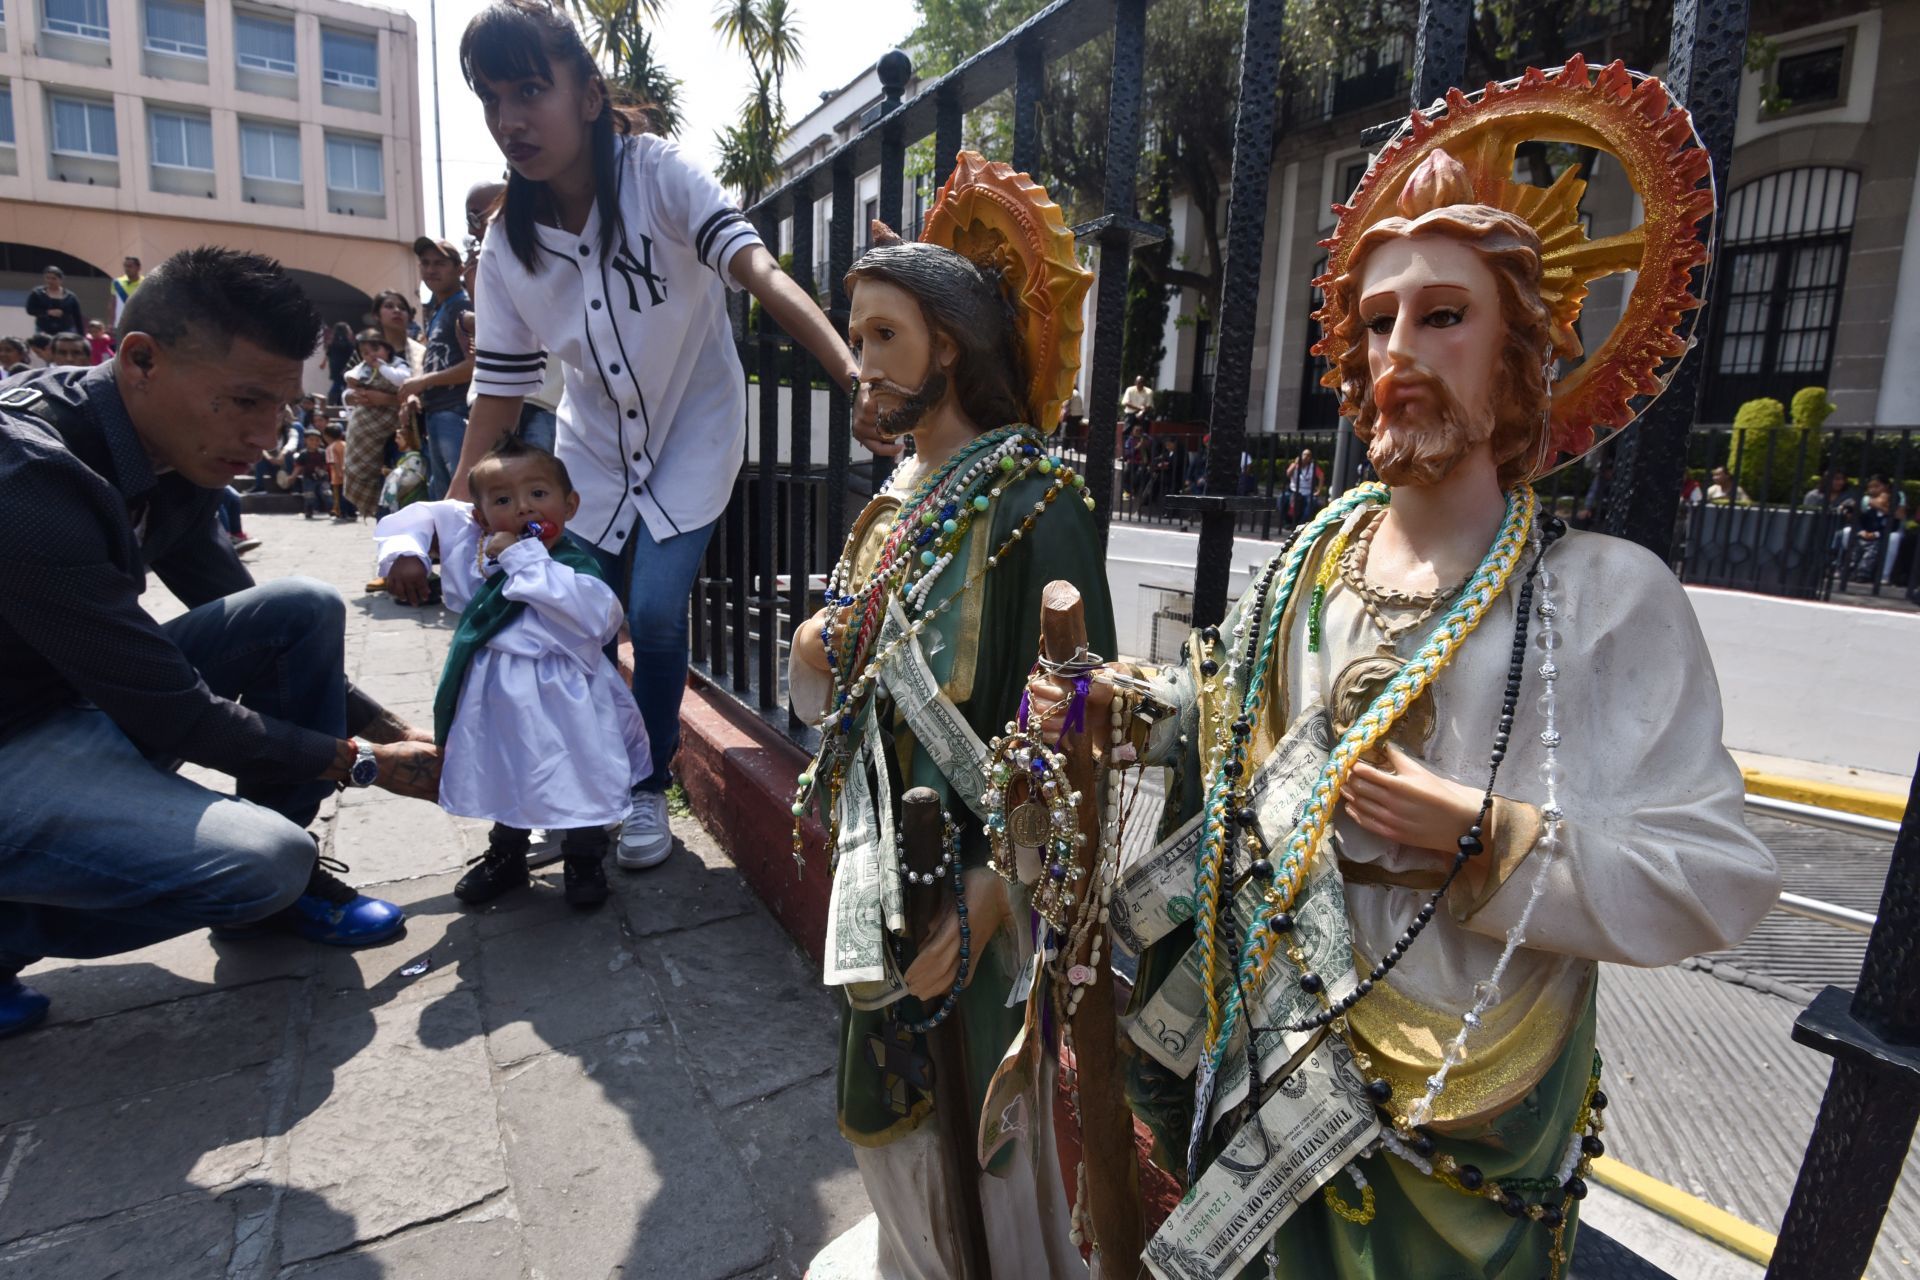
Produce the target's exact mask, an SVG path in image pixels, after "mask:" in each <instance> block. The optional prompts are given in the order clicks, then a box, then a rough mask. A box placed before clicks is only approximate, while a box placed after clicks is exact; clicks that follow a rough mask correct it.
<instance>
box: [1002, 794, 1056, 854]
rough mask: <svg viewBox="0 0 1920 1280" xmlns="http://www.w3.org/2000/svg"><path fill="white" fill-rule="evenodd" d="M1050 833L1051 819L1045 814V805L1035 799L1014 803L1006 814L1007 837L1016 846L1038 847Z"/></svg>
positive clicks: (1051, 828) (1051, 829) (1051, 830)
mask: <svg viewBox="0 0 1920 1280" xmlns="http://www.w3.org/2000/svg"><path fill="white" fill-rule="evenodd" d="M1052 835H1053V819H1052V818H1051V817H1049V816H1048V814H1047V806H1045V805H1043V804H1041V803H1039V802H1038V801H1036V800H1029V801H1027V802H1026V803H1025V804H1018V805H1015V806H1014V808H1013V812H1012V813H1009V814H1008V815H1007V837H1008V838H1009V839H1010V840H1012V841H1013V843H1014V844H1015V846H1017V847H1021V848H1027V849H1038V848H1040V847H1041V846H1042V845H1044V844H1046V842H1047V839H1048V837H1050V836H1052Z"/></svg>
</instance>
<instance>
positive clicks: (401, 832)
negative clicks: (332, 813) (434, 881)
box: [333, 792, 467, 889]
mask: <svg viewBox="0 0 1920 1280" xmlns="http://www.w3.org/2000/svg"><path fill="white" fill-rule="evenodd" d="M333 856H334V857H336V858H338V859H340V860H341V861H342V862H345V863H346V864H347V865H348V866H350V867H352V868H353V870H352V871H351V872H350V873H349V874H348V876H347V877H346V878H347V879H348V880H349V881H350V882H351V883H352V884H353V885H354V887H356V888H359V889H366V888H369V887H371V886H376V885H383V884H389V883H392V882H393V881H396V880H407V879H412V878H413V877H416V876H430V875H436V874H439V873H440V872H444V871H452V870H454V869H456V868H458V867H459V866H460V865H461V864H463V863H464V862H465V861H466V860H467V853H466V846H465V845H464V844H463V843H462V842H461V839H460V833H459V831H458V830H457V829H455V827H454V825H453V820H452V819H451V818H449V817H447V815H446V812H445V811H444V810H442V809H441V808H440V806H439V805H436V804H429V803H428V802H427V801H425V800H410V799H407V798H406V797H404V796H395V795H390V794H388V793H386V792H382V793H381V798H380V799H379V800H374V801H368V802H366V803H363V804H356V805H354V806H352V807H351V808H343V809H342V810H341V811H340V816H339V818H338V819H337V820H336V821H335V822H334V826H333Z"/></svg>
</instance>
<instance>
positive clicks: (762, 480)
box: [743, 216, 780, 711]
mask: <svg viewBox="0 0 1920 1280" xmlns="http://www.w3.org/2000/svg"><path fill="white" fill-rule="evenodd" d="M758 225H759V231H760V239H761V240H762V241H763V242H765V243H767V244H770V245H773V246H774V247H775V248H778V247H779V244H780V225H779V223H778V222H777V221H775V220H774V219H773V218H772V217H771V216H766V217H762V218H760V219H759V220H758ZM778 333H779V330H778V329H777V328H776V327H775V326H774V323H773V317H772V316H771V315H770V314H768V312H767V309H766V308H765V307H762V308H760V317H759V322H758V323H757V324H756V325H755V326H754V343H755V345H756V347H757V348H758V356H759V359H758V360H756V361H755V366H756V367H757V368H758V369H759V372H760V431H759V436H760V441H759V448H758V453H759V455H760V456H759V457H758V459H756V462H755V466H754V469H753V485H754V489H755V491H756V492H757V493H758V495H759V501H757V502H755V503H753V504H752V507H753V509H752V512H751V513H750V514H751V516H752V522H753V529H752V536H753V544H752V547H751V549H750V554H751V556H752V562H751V563H750V564H749V565H748V568H747V582H748V584H750V588H751V590H752V592H753V608H754V613H755V615H756V618H755V620H756V621H757V622H758V624H759V636H758V640H757V648H758V652H757V654H756V656H757V658H758V662H757V664H756V666H755V677H756V678H755V681H754V683H755V684H756V685H758V686H759V687H758V689H757V690H756V692H757V694H758V702H759V705H760V709H761V710H762V711H767V710H771V709H772V708H773V707H774V705H775V704H776V702H777V701H778V699H777V695H778V693H779V685H780V682H779V677H778V675H777V674H776V668H777V665H778V664H777V663H776V661H775V653H776V650H777V649H778V647H779V642H780V591H779V587H778V585H777V582H776V579H775V577H774V572H773V540H774V539H773V534H774V522H775V520H776V519H777V518H778V517H777V514H776V508H777V502H776V495H777V486H776V482H775V477H774V469H775V468H776V467H777V466H778V465H779V461H780V345H779V338H778ZM743 594H744V592H743Z"/></svg>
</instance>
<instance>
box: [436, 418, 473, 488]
mask: <svg viewBox="0 0 1920 1280" xmlns="http://www.w3.org/2000/svg"><path fill="white" fill-rule="evenodd" d="M466 440H467V413H466V410H464V409H441V410H440V411H438V412H437V413H430V414H428V415H427V439H426V446H427V497H429V498H431V499H433V501H435V502H438V501H440V499H442V498H444V497H446V496H447V489H448V487H449V486H450V485H452V484H453V472H454V469H455V468H456V467H458V466H459V465H460V446H461V445H463V444H465V443H466Z"/></svg>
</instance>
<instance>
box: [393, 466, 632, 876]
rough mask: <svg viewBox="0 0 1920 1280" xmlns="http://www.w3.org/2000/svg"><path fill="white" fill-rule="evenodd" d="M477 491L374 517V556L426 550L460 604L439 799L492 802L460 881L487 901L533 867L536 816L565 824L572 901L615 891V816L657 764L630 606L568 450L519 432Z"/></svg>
mask: <svg viewBox="0 0 1920 1280" xmlns="http://www.w3.org/2000/svg"><path fill="white" fill-rule="evenodd" d="M468 485H469V487H470V488H471V489H472V491H473V496H474V502H473V503H471V504H469V503H465V502H416V503H414V504H412V505H411V506H408V507H405V508H403V509H401V510H400V511H396V512H394V513H393V514H392V515H389V516H386V517H384V518H382V519H381V521H380V522H379V524H377V525H375V526H374V531H373V532H374V540H375V550H376V554H377V556H378V559H379V572H380V574H381V575H382V576H383V577H384V576H385V575H386V574H387V572H388V571H389V570H390V569H391V568H392V567H393V564H394V562H395V561H396V560H398V559H399V558H400V557H402V556H414V557H416V558H418V559H419V560H421V561H422V562H423V563H425V562H428V561H429V554H430V550H431V548H432V546H433V544H434V542H435V541H436V540H437V541H438V543H439V547H440V582H441V589H442V594H443V597H444V599H445V601H446V605H447V607H448V608H449V609H452V610H454V611H456V612H458V613H459V614H460V615H461V618H460V626H459V629H458V630H456V631H455V633H454V639H453V646H452V648H451V650H450V651H449V652H448V655H447V667H446V670H445V672H444V673H443V674H442V675H441V678H440V689H439V693H438V695H437V696H436V697H435V699H434V736H435V738H436V740H438V741H439V742H440V744H441V746H442V748H443V750H444V753H445V755H444V764H443V768H442V771H441V779H440V805H441V807H442V808H444V809H445V810H446V811H447V812H449V813H452V814H456V815H458V816H460V817H468V818H489V819H492V821H493V824H494V825H493V831H492V833H491V835H490V837H489V840H488V848H487V852H486V854H485V855H483V856H482V857H481V858H478V859H476V860H475V865H474V866H473V868H472V869H471V870H470V871H468V873H467V874H466V875H465V876H464V877H463V878H462V879H461V881H460V883H459V884H458V885H457V886H455V888H454V895H455V896H456V897H458V898H459V899H460V900H461V901H463V902H466V903H469V904H472V905H478V904H480V903H483V902H488V901H491V900H492V899H494V898H497V897H499V896H500V895H501V894H503V893H505V892H507V891H508V890H510V889H514V888H517V887H520V886H523V885H525V884H526V883H527V849H528V838H529V833H530V830H531V829H532V828H534V827H546V828H549V829H552V830H555V831H558V832H562V833H563V834H562V835H561V849H562V854H563V858H564V861H565V873H566V875H565V885H566V897H567V901H568V902H571V903H573V904H575V905H576V906H598V905H599V904H600V903H602V902H604V901H606V897H607V881H606V869H605V865H604V861H603V859H604V857H605V854H606V851H607V845H608V843H609V836H608V833H607V828H608V827H609V826H610V825H611V824H613V823H616V822H618V821H620V819H621V817H622V816H623V815H624V814H625V813H626V811H627V806H628V797H629V792H630V791H631V788H632V786H633V784H634V783H636V782H638V781H639V780H640V779H642V778H644V777H646V776H648V774H649V773H650V772H651V771H652V767H653V766H652V760H651V756H650V755H649V752H648V747H647V730H646V726H645V724H644V723H643V722H642V721H641V719H640V710H639V707H638V706H636V705H635V703H634V701H633V695H632V693H631V692H630V691H629V689H628V687H627V682H626V681H625V680H623V679H622V678H621V676H620V672H619V670H618V668H616V667H615V666H614V664H613V662H612V661H611V660H609V659H608V657H607V655H606V653H605V651H604V650H605V646H606V645H607V644H608V643H609V642H611V641H613V640H614V638H615V637H616V636H618V635H619V634H620V632H621V626H622V618H623V617H624V610H623V609H622V607H621V605H620V602H619V600H618V598H617V597H616V596H615V595H614V592H613V588H612V587H610V586H608V585H607V584H606V582H605V581H603V580H602V579H601V577H600V566H599V562H598V561H597V560H596V559H595V557H594V554H593V552H592V551H590V550H589V549H587V548H585V547H583V546H581V545H580V544H579V543H578V542H576V541H574V540H573V539H571V538H570V537H569V536H568V535H567V533H566V531H565V527H566V522H567V521H568V520H570V519H572V518H573V515H574V513H575V512H576V511H577V510H578V509H579V506H580V498H579V495H577V494H576V493H574V492H573V485H572V483H571V481H570V480H569V479H568V477H567V469H566V466H565V465H564V464H563V463H562V462H561V461H560V460H559V459H557V458H555V457H554V456H553V455H552V454H550V453H548V452H547V451H546V450H544V449H541V448H538V447H536V446H534V445H530V444H525V443H523V442H521V441H519V440H517V439H512V438H509V439H507V440H504V441H502V442H501V443H500V445H499V446H498V447H496V448H495V449H494V450H493V451H492V452H490V453H488V454H487V455H486V456H485V457H484V458H482V459H481V460H480V461H479V462H478V463H476V464H475V465H474V468H473V470H472V472H471V473H470V474H469V476H468Z"/></svg>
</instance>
